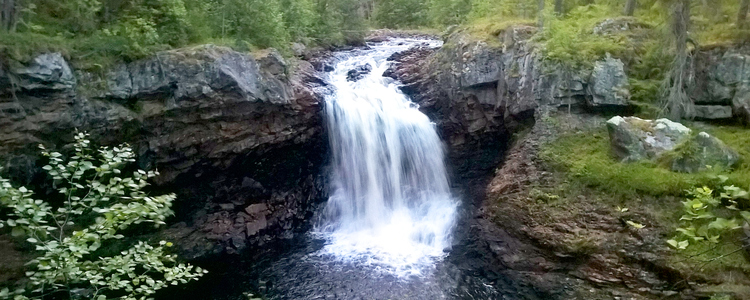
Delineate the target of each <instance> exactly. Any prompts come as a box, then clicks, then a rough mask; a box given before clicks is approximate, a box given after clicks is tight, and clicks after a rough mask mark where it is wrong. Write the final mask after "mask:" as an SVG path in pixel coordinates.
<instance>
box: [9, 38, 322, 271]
mask: <svg viewBox="0 0 750 300" xmlns="http://www.w3.org/2000/svg"><path fill="white" fill-rule="evenodd" d="M8 65H9V67H6V68H5V69H3V70H2V71H0V90H2V92H1V94H2V95H0V161H2V164H3V166H4V167H5V169H6V170H5V171H6V172H7V173H9V174H10V175H11V176H12V177H13V178H14V180H16V181H17V182H18V183H22V184H27V183H30V182H32V181H36V182H42V181H43V179H44V175H43V174H41V173H40V172H39V171H35V170H41V169H40V168H39V166H41V164H43V163H44V161H42V160H40V159H39V157H38V155H37V153H38V151H37V148H36V145H37V144H40V143H41V144H45V145H47V146H50V147H60V146H62V145H65V144H66V143H68V142H70V141H71V140H72V136H73V132H74V131H75V130H76V129H78V130H82V131H88V132H90V133H91V134H92V140H93V141H94V142H96V143H101V144H103V145H114V144H119V143H122V142H127V143H129V144H130V145H132V146H133V147H134V148H135V151H136V153H137V155H138V162H137V163H138V166H139V167H141V168H144V169H158V170H159V172H160V173H161V176H159V177H157V178H156V181H157V182H156V183H157V184H156V186H155V188H156V189H157V190H162V191H166V192H173V191H174V192H176V193H177V194H178V200H177V202H176V205H175V209H176V211H177V220H176V221H178V222H179V223H178V224H177V225H174V226H172V227H171V228H169V229H168V230H166V231H165V233H166V235H167V236H168V237H170V238H172V239H173V240H175V239H176V240H175V244H176V245H178V246H180V247H182V249H181V250H182V251H183V254H185V255H186V257H188V258H200V257H206V256H207V255H210V254H219V253H225V252H230V253H231V252H237V251H238V250H241V249H242V248H245V247H247V246H248V245H259V244H263V243H265V242H267V241H269V240H270V239H272V238H274V237H289V236H291V235H293V232H294V230H295V229H298V228H299V226H300V225H302V224H303V222H302V221H303V220H304V219H305V218H307V217H309V216H310V215H311V213H312V210H313V209H314V207H315V205H316V204H317V203H319V202H320V201H321V200H322V199H324V195H323V182H322V177H321V176H320V173H321V172H320V168H321V166H322V165H323V163H324V160H325V157H326V151H327V149H326V147H327V143H326V139H325V137H324V132H323V131H324V127H323V125H322V124H323V123H322V115H321V113H320V110H321V99H322V97H321V95H320V94H319V92H318V90H319V89H320V88H324V85H325V84H324V83H323V82H322V80H320V79H319V78H317V77H316V76H315V70H314V69H313V67H312V66H311V65H310V64H309V63H307V62H305V61H298V62H296V63H295V64H294V65H295V67H294V69H290V67H289V65H288V64H286V62H285V61H284V59H283V58H282V57H281V56H280V55H279V54H278V53H277V52H275V51H266V52H263V53H256V54H254V55H250V54H245V53H239V52H235V51H233V50H230V49H228V48H223V47H216V46H212V45H206V46H199V47H195V48H187V49H179V50H173V51H165V52H160V53H157V54H156V55H155V56H153V57H150V58H147V59H144V60H141V61H136V62H132V63H129V64H126V65H121V66H119V67H117V68H114V69H113V70H112V71H111V72H109V74H107V75H106V76H105V79H104V80H102V81H100V82H96V83H91V82H78V84H76V81H75V77H73V76H72V75H71V71H70V67H69V66H68V64H67V63H66V62H65V60H64V59H63V58H62V56H61V55H59V54H44V55H41V56H39V57H37V58H35V59H34V60H32V61H31V62H29V63H26V64H21V63H15V66H14V65H13V64H8ZM290 74H291V75H290ZM78 77H79V78H87V76H78ZM76 85H78V86H79V88H78V89H77V90H76V89H75V87H76ZM84 94H85V95H90V96H83V95H84ZM62 151H63V152H65V149H62Z"/></svg>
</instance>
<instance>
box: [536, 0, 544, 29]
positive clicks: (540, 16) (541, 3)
mask: <svg viewBox="0 0 750 300" xmlns="http://www.w3.org/2000/svg"><path fill="white" fill-rule="evenodd" d="M537 18H538V19H539V29H540V30H541V29H542V28H544V0H539V12H538V13H537Z"/></svg>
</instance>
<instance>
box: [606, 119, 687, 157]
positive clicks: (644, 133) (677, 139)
mask: <svg viewBox="0 0 750 300" xmlns="http://www.w3.org/2000/svg"><path fill="white" fill-rule="evenodd" d="M607 131H608V132H609V138H610V143H611V146H612V153H613V154H614V155H615V156H616V157H617V158H618V159H619V160H621V161H623V162H633V161H638V160H643V159H654V158H657V157H658V156H660V155H662V154H663V153H665V152H667V151H670V150H673V149H674V148H675V147H676V146H677V145H678V144H680V143H681V142H683V141H685V140H687V139H688V138H689V136H690V129H689V128H687V127H685V126H684V125H682V124H680V123H676V122H672V121H670V120H667V119H658V120H655V121H654V120H644V119H641V118H637V117H625V118H623V117H620V116H616V117H613V118H611V119H609V121H607Z"/></svg>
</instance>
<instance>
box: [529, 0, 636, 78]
mask: <svg viewBox="0 0 750 300" xmlns="http://www.w3.org/2000/svg"><path fill="white" fill-rule="evenodd" d="M608 17H613V15H612V14H611V12H610V11H609V9H608V8H607V7H603V6H598V5H587V6H580V7H577V8H575V9H573V10H572V11H570V12H569V13H568V15H567V16H565V17H563V18H558V17H556V16H554V15H553V14H551V13H549V12H547V15H546V16H545V28H544V30H543V31H542V32H541V35H540V36H539V37H538V39H539V40H540V41H541V42H542V45H543V48H542V52H543V54H544V57H545V59H546V60H548V61H551V62H554V63H559V64H562V65H564V66H568V67H572V68H580V67H591V66H593V63H594V62H596V61H597V60H600V59H602V58H604V57H605V55H606V54H607V53H610V54H612V56H615V57H619V56H622V54H623V53H624V52H625V50H626V49H627V48H628V46H629V40H628V38H627V37H625V36H623V35H618V34H614V35H598V34H594V33H593V32H594V27H595V26H596V25H597V24H599V23H600V22H601V21H604V20H605V19H607V18H608Z"/></svg>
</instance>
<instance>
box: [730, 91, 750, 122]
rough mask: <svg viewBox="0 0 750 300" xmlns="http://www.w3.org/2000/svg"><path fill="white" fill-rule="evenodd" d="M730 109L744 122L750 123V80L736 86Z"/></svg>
mask: <svg viewBox="0 0 750 300" xmlns="http://www.w3.org/2000/svg"><path fill="white" fill-rule="evenodd" d="M732 111H733V114H734V115H735V116H736V117H738V118H740V120H742V121H743V122H744V123H745V124H750V82H743V83H742V84H740V86H739V87H737V91H736V92H735V93H734V98H732Z"/></svg>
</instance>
